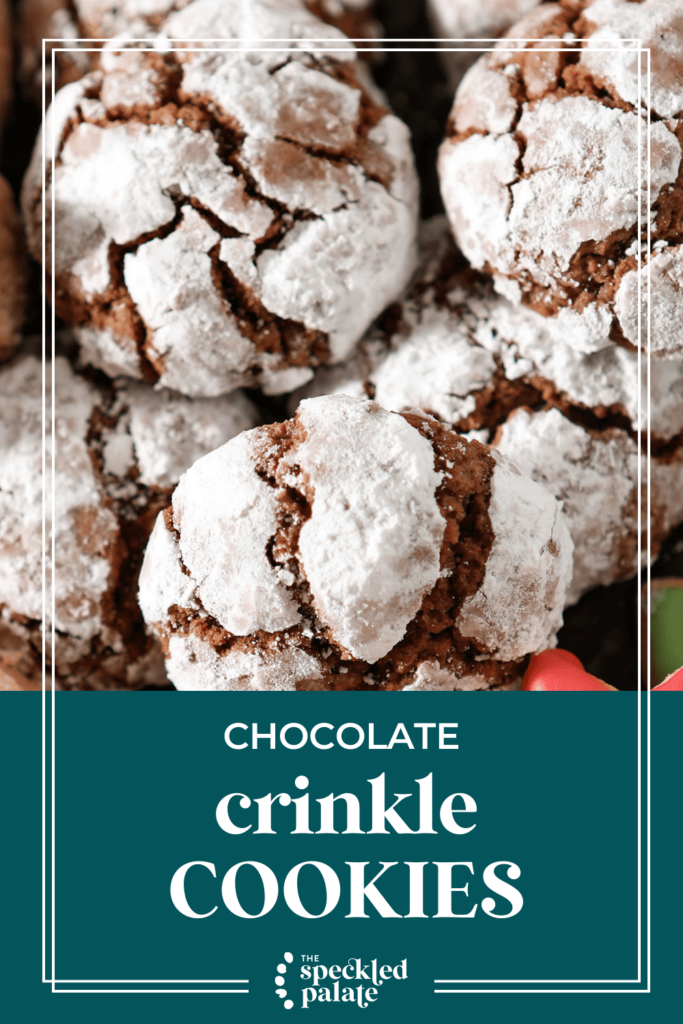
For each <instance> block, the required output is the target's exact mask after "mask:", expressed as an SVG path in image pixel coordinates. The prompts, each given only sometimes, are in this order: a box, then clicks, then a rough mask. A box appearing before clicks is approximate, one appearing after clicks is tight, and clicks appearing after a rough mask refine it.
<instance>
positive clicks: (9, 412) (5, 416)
mask: <svg viewBox="0 0 683 1024" xmlns="http://www.w3.org/2000/svg"><path fill="white" fill-rule="evenodd" d="M41 395H42V372H41V367H40V363H39V362H38V361H37V360H35V359H31V358H29V357H27V356H26V357H23V358H20V359H17V360H16V361H15V362H14V363H13V364H12V365H11V366H8V367H5V368H3V369H2V370H0V519H1V520H2V524H3V528H2V532H1V533H0V605H2V604H5V605H9V606H10V607H11V608H15V609H16V610H17V611H18V612H19V613H20V614H22V615H26V616H28V617H29V618H39V617H40V616H41V615H42V571H41V558H42V444H41V419H42V400H41Z"/></svg>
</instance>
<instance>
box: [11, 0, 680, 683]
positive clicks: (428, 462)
mask: <svg viewBox="0 0 683 1024" xmlns="http://www.w3.org/2000/svg"><path fill="white" fill-rule="evenodd" d="M470 6H471V5H470ZM505 6H506V7H509V8H510V11H509V12H508V13H509V15H510V17H509V19H507V21H506V20H505V19H502V20H501V5H497V10H496V11H495V12H494V11H492V12H491V18H490V20H489V21H488V22H486V24H484V23H483V22H482V23H481V24H480V23H479V22H477V24H476V25H474V24H473V25H472V26H470V27H469V28H466V29H465V28H463V29H459V30H458V32H457V34H461V35H463V36H467V35H470V36H476V35H479V36H487V35H490V36H498V35H500V33H501V32H503V31H504V30H505V28H506V26H508V25H511V27H509V28H508V31H507V36H506V37H503V38H502V39H500V40H499V42H498V43H492V44H491V45H492V47H493V49H492V50H491V51H490V52H487V53H483V54H481V55H480V56H479V57H478V59H476V61H475V62H474V63H472V61H471V60H469V64H470V65H471V66H470V67H469V69H468V70H466V62H464V61H460V62H459V63H458V62H455V61H453V60H452V59H451V56H450V55H449V54H448V53H447V52H444V53H443V56H444V57H445V59H446V62H447V73H448V75H449V81H450V83H451V85H450V88H451V95H452V91H453V89H455V95H454V99H453V103H452V110H451V113H450V115H449V117H448V119H447V123H445V124H440V125H437V126H436V128H435V130H434V132H433V135H434V140H435V142H436V141H439V142H440V148H439V152H438V159H437V157H436V153H435V158H434V160H433V161H432V167H436V168H437V169H438V175H439V179H440V186H441V193H442V197H443V207H442V211H443V210H445V213H444V212H439V210H438V205H437V203H436V202H434V201H433V198H432V197H431V196H430V192H429V186H428V182H427V181H426V180H425V183H424V185H425V188H424V191H423V198H422V205H421V204H420V181H419V180H418V174H417V172H416V161H415V158H414V154H413V149H412V144H411V133H410V130H409V128H408V127H407V125H406V124H405V123H404V121H403V120H401V119H399V117H397V116H396V115H395V114H394V113H392V111H391V109H390V107H389V100H390V99H392V98H393V97H394V96H395V95H398V94H397V92H396V91H395V89H394V88H393V87H392V85H391V83H392V82H394V83H395V81H396V75H395V70H394V71H392V60H393V61H394V62H395V61H396V60H400V59H401V57H400V55H399V54H398V53H396V54H395V55H393V56H392V50H391V49H390V48H389V47H387V49H386V50H385V51H384V53H381V52H379V51H380V49H381V47H380V44H379V43H378V42H377V40H378V39H379V38H380V37H381V35H382V30H383V29H384V34H386V35H387V36H388V37H391V36H392V35H395V34H397V33H396V32H395V31H392V23H391V21H390V20H389V22H388V23H387V24H385V25H384V26H382V24H381V22H382V16H383V5H382V4H377V5H376V9H375V10H374V11H373V10H372V8H371V5H370V4H369V3H368V2H367V0H361V2H353V3H352V2H351V0H348V2H345V3H341V2H337V0H335V2H325V3H317V2H316V3H313V2H304V0H249V2H247V0H189V2H182V0H181V2H175V3H171V2H170V0H160V2H158V3H155V4H153V5H144V9H145V13H144V14H141V13H140V5H139V4H137V3H130V4H125V3H124V4H109V3H107V2H102V0H91V2H89V0H78V2H77V3H76V4H69V5H59V4H55V3H50V4H44V5H39V4H36V3H35V0H34V2H29V0H25V3H24V4H23V8H22V11H21V20H20V24H19V27H18V35H17V39H18V40H19V43H20V47H19V61H18V73H17V81H18V83H19V87H20V88H22V89H23V96H24V99H23V100H22V101H21V102H23V103H24V104H29V103H31V102H33V101H35V97H36V94H37V93H39V92H41V91H42V89H43V88H49V89H52V87H53V86H54V87H55V88H56V92H55V96H54V101H53V102H52V103H51V104H50V106H49V109H48V110H47V113H46V116H45V122H44V124H43V128H42V131H41V133H40V135H39V136H38V137H37V139H36V140H35V145H34V149H33V157H32V159H31V161H30V164H29V166H28V167H27V168H26V171H25V175H24V177H23V183H22V188H21V208H22V214H23V231H20V230H19V227H18V224H19V215H18V214H17V212H16V210H15V209H14V207H13V205H12V203H13V199H12V190H11V188H10V186H9V185H7V186H6V193H7V195H6V199H5V200H4V201H3V191H2V186H3V182H2V180H0V263H1V264H2V266H3V267H5V266H7V273H6V274H3V277H2V279H1V282H0V358H4V359H5V364H4V365H3V367H2V368H1V369H0V395H1V396H2V400H1V404H0V508H1V509H2V519H3V524H5V526H6V528H5V530H4V531H3V538H2V539H1V540H0V563H1V564H2V572H0V673H4V675H0V680H2V679H7V680H8V682H7V683H6V684H4V685H7V686H10V685H11V686H13V687H19V688H22V687H23V688H29V687H31V686H35V685H38V684H39V681H40V678H41V672H42V651H43V645H44V642H45V643H46V646H47V651H46V654H47V662H48V670H49V672H48V675H49V674H51V672H50V666H52V667H53V669H54V680H55V685H56V686H58V687H60V688H67V689H124V688H125V689H130V688H141V687H150V686H153V687H168V686H170V685H175V686H176V687H177V688H178V689H200V690H210V689H225V690H235V689H239V690H269V689H280V690H283V689H285V690H311V689H315V690H344V689H361V690H368V689H389V690H397V689H400V690H407V691H410V690H458V689H460V690H463V689H469V690H471V689H514V688H517V687H519V685H520V682H521V678H522V676H523V674H524V671H525V669H526V666H527V664H528V661H529V657H530V656H531V655H532V654H534V653H538V652H540V651H542V650H545V649H548V648H551V647H553V646H554V645H555V644H556V643H557V634H558V631H559V630H560V629H561V628H562V623H563V615H565V616H567V617H570V616H571V615H572V614H573V609H574V608H575V607H582V606H583V601H586V600H591V599H593V598H594V595H595V594H596V593H598V591H597V590H596V588H611V587H618V586H620V585H624V581H628V580H633V579H634V578H635V577H636V576H637V573H638V571H639V567H640V559H641V557H642V556H641V554H640V551H641V550H642V549H643V537H644V536H645V534H646V532H647V531H646V524H647V514H648V505H647V503H645V504H644V505H643V507H642V509H641V508H640V507H639V498H638V495H639V480H640V479H643V480H645V479H647V477H648V475H649V477H650V478H651V489H650V505H649V510H650V514H651V524H650V525H651V539H652V555H653V556H655V555H656V554H657V552H658V551H659V550H660V548H662V549H663V550H665V551H667V550H669V547H670V545H671V543H672V540H671V538H672V536H674V535H675V531H676V529H677V527H678V526H679V524H680V523H681V522H683V444H681V441H682V440H683V334H682V333H681V326H680V325H681V323H683V318H682V317H681V315H680V314H681V311H682V310H681V307H682V306H683V300H682V299H681V297H680V296H681V294H683V292H682V290H681V283H682V280H683V257H682V256H681V253H683V168H682V159H681V158H682V150H681V145H682V144H683V92H682V91H681V87H680V82H681V80H682V79H683V31H682V30H681V28H680V23H681V14H683V5H682V4H681V3H680V2H679V0H676V2H675V3H671V2H668V3H664V2H663V0H642V2H640V3H632V2H627V0H593V2H592V3H590V2H588V0H575V2H574V0H563V2H561V3H559V4H553V3H543V4H540V5H538V6H535V7H534V6H533V5H532V4H529V3H526V4H517V5H515V4H510V5H505ZM466 7H467V5H459V4H457V3H453V4H451V5H449V4H447V3H445V2H444V3H438V4H437V3H436V0H434V2H433V3H432V4H431V8H432V9H431V17H432V24H433V26H434V28H435V31H436V32H437V33H439V32H442V34H444V35H445V36H449V35H453V34H455V32H454V30H453V29H449V28H448V26H449V25H451V24H459V22H457V17H460V18H461V20H462V18H465V21H466V20H467V18H466V11H464V9H465V8H466ZM517 8H519V9H517ZM480 14H481V18H482V19H484V18H485V15H486V5H482V9H481V12H480ZM421 16H422V17H424V14H423V15H421ZM520 16H522V20H521V21H518V22H517V23H516V24H511V23H512V22H513V21H514V19H515V18H517V17H520ZM40 18H42V19H43V21H42V22H41V21H40ZM449 18H451V19H452V18H455V19H456V21H452V20H451V21H449ZM378 19H379V20H378ZM48 21H49V23H50V24H51V25H52V26H55V25H56V24H57V22H59V23H60V24H62V29H61V31H60V32H59V33H57V32H56V31H55V29H54V27H53V28H52V29H51V30H50V32H52V33H53V34H55V35H57V34H61V35H63V36H65V37H66V38H68V37H69V36H71V37H73V38H82V37H88V36H91V37H98V38H100V39H103V40H107V41H106V42H104V43H103V44H102V48H101V49H100V50H99V51H97V52H88V53H85V52H83V53H81V52H79V50H78V48H74V49H72V51H71V52H70V53H69V54H67V55H66V58H67V59H66V60H64V59H63V58H59V59H58V60H56V63H55V70H56V72H57V74H56V79H55V81H54V82H53V81H52V79H50V80H49V81H48V80H47V79H43V76H42V62H41V63H40V64H39V63H37V61H36V47H35V39H36V38H41V37H42V35H43V34H49V33H48V32H47V30H45V29H44V28H43V27H42V26H43V25H44V24H46V23H48ZM1 23H2V19H1V18H0V24H1ZM425 24H426V23H425ZM463 24H465V22H463ZM633 38H639V39H641V40H642V41H643V45H650V46H651V48H652V77H651V82H650V88H649V90H648V89H646V88H644V87H643V85H642V75H641V70H642V69H641V66H640V63H641V58H640V57H639V54H638V53H637V52H635V51H633V49H632V47H631V44H630V40H631V39H633ZM142 39H144V40H146V41H145V42H141V41H140V40H142ZM211 39H215V40H219V41H220V42H217V43H216V44H215V45H213V44H209V43H208V42H207V40H211ZM352 39H353V40H356V43H354V42H352V41H351V40H352ZM648 41H649V42H648ZM434 45H435V46H436V44H434ZM468 56H469V57H471V56H473V54H469V55H468ZM361 57H363V58H367V59H360V58H361ZM430 60H431V67H432V68H433V74H432V77H430V79H429V80H428V81H426V82H425V83H424V90H425V91H429V90H431V93H432V94H435V93H436V92H438V91H439V90H441V91H442V92H443V90H444V88H445V86H444V84H443V83H444V71H443V70H442V68H441V67H440V65H439V54H438V52H437V50H436V49H435V51H434V55H433V57H432V58H430ZM456 64H457V65H458V66H456ZM394 67H395V65H394ZM373 75H374V76H375V77H376V79H377V82H379V85H378V84H377V83H376V81H375V80H374V79H373ZM639 83H640V84H639ZM382 84H385V85H386V86H387V90H388V92H389V96H387V94H386V93H385V92H383V91H382V89H381V88H380V85H382ZM1 101H2V83H1V82H0V106H1V105H2V102H1ZM15 102H18V101H16V100H15ZM401 102H403V101H401ZM425 102H427V101H425ZM411 103H412V108H413V109H412V113H411V118H413V119H416V118H419V116H420V109H421V107H420V104H421V95H420V94H419V93H416V94H415V95H414V96H413V97H412V100H411ZM399 105H400V104H399ZM429 109H430V110H433V106H430V107H429ZM409 120H410V118H409ZM13 130H15V131H16V130H17V129H16V127H15V128H14V129H13ZM437 137H438V138H437ZM648 139H649V148H648V146H647V145H646V141H647V140H648ZM423 162H424V154H421V160H420V161H418V164H419V165H420V166H422V164H423ZM12 184H13V185H14V186H15V189H16V188H17V186H18V184H19V182H18V181H14V182H13V183H12ZM648 187H649V191H648ZM429 214H436V215H435V216H427V217H426V219H425V215H429ZM421 218H422V220H421ZM24 234H25V238H26V245H27V247H28V250H29V252H30V254H31V256H32V257H33V258H34V260H35V261H36V262H37V263H42V264H43V271H44V274H45V280H46V283H47V292H46V294H47V295H48V297H49V296H50V295H52V294H54V307H55V308H54V312H55V314H56V318H57V319H56V324H57V328H58V331H57V337H56V353H57V354H56V359H55V360H54V362H48V364H47V374H46V378H47V379H46V382H45V383H46V387H47V392H48V409H50V408H51V405H52V401H51V398H52V397H54V418H52V417H48V418H47V422H46V423H45V422H43V418H42V415H41V410H42V395H43V376H42V371H41V366H40V361H39V359H38V358H37V356H36V354H35V351H36V349H35V345H33V346H32V343H31V341H30V339H28V338H26V337H24V338H23V340H22V333H21V324H22V319H23V317H24V309H25V305H24V302H25V299H24V296H25V294H26V288H27V271H26V263H25V259H26V258H25V256H24V251H23V236H24ZM10 274H11V275H12V276H11V277H10ZM649 291H651V302H650V303H648V302H647V296H648V292H649ZM31 303H33V304H34V306H33V309H35V308H36V303H37V297H36V286H35V285H34V286H33V296H32V297H31V298H30V300H29V308H28V317H29V322H30V320H31V317H32V306H31ZM33 315H35V314H33ZM53 386H54V392H53V393H52V392H51V388H52V387H53ZM648 392H649V394H650V396H651V397H650V404H649V407H648V400H647V396H648ZM648 416H649V419H648ZM648 425H649V426H650V427H651V451H652V458H651V460H650V462H648V460H647V446H646V443H645V441H646V433H645V431H646V428H647V427H648ZM53 445H54V448H53ZM44 452H45V453H46V456H47V459H46V464H47V469H48V472H47V473H46V475H45V477H43V474H42V466H43V455H44ZM53 454H54V478H53V477H52V475H51V472H50V464H51V461H52V459H51V456H52V455H53ZM44 503H45V509H46V513H47V531H46V534H45V536H43V505H44ZM44 551H45V553H46V554H47V561H46V563H45V564H43V553H44ZM53 566H54V577H52V571H53ZM44 576H45V581H44ZM44 582H45V584H46V589H45V593H46V595H47V600H46V604H45V607H44V588H43V583H44ZM634 586H635V582H634ZM600 592H601V593H604V601H605V602H609V601H610V592H611V591H610V589H605V590H604V591H600ZM584 595H587V597H585V596H584ZM582 599H583V600H582ZM577 602H578V603H579V604H578V605H577ZM633 614H634V617H635V608H634V610H633ZM53 627H54V630H53ZM53 633H54V637H55V648H54V650H52V649H51V637H52V635H53ZM581 653H582V654H583V652H581ZM636 668H637V667H636V666H635V665H634V672H635V670H636ZM0 685H3V684H2V682H1V681H0Z"/></svg>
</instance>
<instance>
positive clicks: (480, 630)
mask: <svg viewBox="0 0 683 1024" xmlns="http://www.w3.org/2000/svg"><path fill="white" fill-rule="evenodd" d="M493 454H494V457H495V459H496V468H495V470H494V472H493V477H492V480H491V502H490V504H489V515H490V517H491V526H492V528H493V533H494V541H493V547H492V549H491V553H490V555H489V558H488V562H487V564H486V576H485V578H484V582H483V584H482V586H481V587H480V588H479V590H478V591H477V593H476V594H474V595H473V596H472V597H469V598H468V599H467V600H466V601H465V603H464V604H463V607H462V610H461V612H460V615H459V617H458V622H457V625H458V629H459V630H460V632H461V633H462V634H463V636H467V637H469V636H471V637H474V638H476V639H477V641H478V642H479V643H480V644H484V645H485V646H486V647H487V648H488V650H489V651H490V652H491V653H492V654H493V655H494V656H496V657H498V658H501V659H503V660H506V659H508V660H512V659H514V658H519V657H520V656H521V654H523V653H526V652H528V651H530V650H531V651H540V650H543V649H544V648H546V647H552V646H553V641H554V634H555V632H556V630H558V629H559V628H560V626H561V625H562V607H563V604H564V597H565V594H566V591H567V587H568V585H569V582H570V580H571V575H572V552H573V544H572V540H571V536H570V534H569V530H568V527H567V524H566V522H565V519H564V516H563V514H562V512H561V509H560V506H559V505H558V503H557V502H556V501H555V500H554V498H552V497H551V495H550V494H548V492H547V491H546V490H544V488H542V487H540V486H539V485H538V484H537V483H535V482H534V481H532V480H530V479H529V478H528V477H526V476H523V475H522V474H521V473H520V472H519V470H518V469H517V468H516V467H515V465H514V463H511V462H508V461H507V460H506V458H505V456H501V455H500V453H498V452H496V451H494V452H493Z"/></svg>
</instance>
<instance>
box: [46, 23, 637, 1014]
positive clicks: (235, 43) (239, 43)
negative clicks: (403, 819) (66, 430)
mask: <svg viewBox="0 0 683 1024" xmlns="http://www.w3.org/2000/svg"><path fill="white" fill-rule="evenodd" d="M330 41H331V40H330ZM349 41H350V42H354V43H355V42H358V43H365V42H366V40H361V39H349ZM410 41H411V40H407V39H394V38H386V39H385V40H384V42H410ZM509 41H510V42H512V43H527V42H537V40H536V39H510V40H509ZM59 42H63V40H61V39H43V41H42V72H43V79H42V83H43V124H45V113H46V109H45V98H46V88H45V44H46V43H59ZM69 42H71V43H74V42H75V43H79V42H88V43H92V42H100V43H105V44H106V43H111V39H94V38H93V39H85V38H84V39H77V40H69ZM145 42H150V40H148V39H126V40H122V43H123V44H124V45H122V46H121V47H116V48H115V49H116V51H117V52H118V51H119V50H124V49H127V48H132V49H135V50H136V51H138V52H143V53H144V52H168V51H169V50H174V51H177V52H193V51H195V50H201V51H203V52H207V53H220V52H250V53H251V52H276V53H277V52H284V53H289V52H291V48H290V47H282V48H281V47H275V46H271V45H269V46H265V47H256V46H253V45H250V46H248V47H245V46H244V45H243V43H244V42H247V43H250V42H253V41H251V40H213V39H211V40H201V39H195V40H192V42H194V43H201V42H212V43H219V42H226V43H229V44H231V45H229V46H218V47H215V48H212V47H203V46H175V45H173V44H174V42H175V41H174V40H169V41H168V43H169V45H168V46H165V47H161V48H159V47H138V46H131V45H130V44H135V43H145ZM268 42H289V43H296V44H301V43H302V42H304V43H306V44H307V45H306V46H305V47H302V46H299V49H305V50H307V51H308V50H311V49H315V50H317V51H320V52H323V53H336V52H346V53H348V47H345V46H343V47H320V46H316V45H314V44H315V43H319V42H325V40H324V39H323V38H321V39H318V40H316V39H306V40H300V39H282V40H280V39H274V40H269V41H268ZM415 42H424V40H423V39H419V40H415ZM445 42H448V43H453V42H466V43H472V42H489V43H494V44H498V45H497V49H501V50H503V49H504V48H503V47H500V45H499V44H500V40H493V39H479V38H477V39H471V40H461V39H450V38H449V39H444V40H440V41H437V46H436V47H435V46H433V45H432V46H428V47H416V46H409V47H404V48H399V47H392V50H395V51H396V52H399V53H403V52H408V53H424V52H429V53H432V52H436V53H438V51H439V50H441V51H443V52H448V53H487V52H491V51H492V50H493V46H488V47H473V46H471V45H469V46H464V47H454V46H443V45H442V44H443V43H445ZM622 43H624V44H635V45H633V46H629V45H624V46H619V47H595V48H594V49H593V52H598V53H614V52H619V53H629V52H630V53H633V52H637V53H638V54H639V56H640V57H641V58H642V55H643V54H646V55H647V57H646V62H647V97H648V102H647V110H648V111H649V110H650V49H649V48H648V47H643V46H642V44H641V41H640V40H639V39H635V38H633V39H631V38H629V39H624V40H622ZM101 49H102V47H92V48H87V47H85V48H84V47H80V46H69V47H55V48H53V49H52V50H51V63H52V82H51V87H52V101H53V102H54V96H55V80H56V75H55V54H56V53H69V52H80V53H83V52H86V53H87V52H99V51H100V50H101ZM112 49H114V48H113V47H112ZM363 49H364V50H366V51H368V52H379V53H382V52H386V51H385V50H384V48H383V47H382V46H377V47H369V46H363ZM505 49H507V48H505ZM534 49H535V51H536V52H539V53H553V52H555V50H556V49H557V48H556V47H549V48H547V49H546V48H542V47H535V48H534ZM569 49H572V48H571V47H570V48H569ZM575 49H580V46H577V47H575ZM510 50H511V52H516V48H514V47H511V48H510ZM641 65H642V60H639V61H638V74H637V80H638V110H639V111H641V110H642V103H641V79H642V71H641ZM647 125H648V132H647V201H648V206H647V209H648V221H647V252H648V254H649V252H650V243H651V218H650V215H649V214H650V194H651V181H650V173H651V168H650V148H651V129H650V120H649V118H648V122H647ZM52 131H53V138H52V140H51V141H52V152H51V163H52V176H53V179H54V161H55V140H54V123H53V125H52ZM641 134H642V117H639V119H638V216H637V231H638V243H639V247H638V277H637V295H638V299H637V301H638V354H637V368H638V369H637V381H638V403H637V411H638V429H637V436H638V455H639V458H638V473H637V491H638V515H637V521H638V554H639V570H638V571H639V573H640V565H641V564H642V562H641V560H640V557H641V556H642V553H643V552H642V453H641V443H642V422H643V421H642V408H641V399H642V344H641V341H642V338H641V331H642V275H641V273H640V271H641V269H642V173H641V167H642V158H643V157H642V138H641ZM45 135H46V132H45V131H43V132H42V157H43V168H42V170H43V191H42V207H43V217H42V249H43V288H42V294H43V310H42V326H43V374H42V384H43V435H42V441H43V445H42V447H43V452H42V455H43V458H42V469H43V531H42V538H43V645H42V647H43V649H42V669H43V687H42V711H43V721H42V742H43V778H42V803H43V818H42V838H43V848H42V865H43V877H42V881H43V900H42V904H43V905H42V926H43V943H42V962H43V971H42V974H43V977H42V981H43V983H45V984H51V986H52V992H53V993H57V992H70V993H76V992H88V993H97V992H105V993H136V994H137V993H140V994H157V993H163V994H167V993H168V992H185V993H197V994H206V993H207V992H214V993H223V994H225V993H236V992H238V993H242V992H244V993H248V989H225V990H218V989H165V990H164V989H120V988H118V989H82V988H79V989H57V988H56V987H55V986H56V985H60V984H65V983H68V984H80V982H78V981H77V980H75V979H71V980H70V981H68V982H62V981H59V980H56V981H55V978H54V976H55V664H54V658H53V663H52V702H51V703H52V722H51V726H52V729H51V739H52V750H51V755H52V756H51V760H52V765H51V767H52V778H51V783H52V801H51V809H52V819H51V831H52V846H51V861H52V864H51V866H52V875H51V882H52V886H51V903H52V907H51V909H52V921H51V925H52V928H51V932H52V935H51V938H52V944H51V960H52V977H51V978H46V976H45V975H46V970H45V924H46V921H45V895H46V894H45V867H46V865H45V832H46V829H45V806H46V787H45V767H46V759H45V691H46V686H45V682H46V631H45V628H44V623H45V605H46V572H47V559H46V516H45V511H46V509H45V499H46V486H45V481H46V477H45V468H46V450H45V449H46V446H45V406H46V367H45V362H46V358H45V357H46V347H47V345H46V337H45V328H46V310H45V252H46V245H45V241H46V223H45V222H46V218H45V196H46V161H45ZM51 216H52V239H53V243H54V239H55V206H54V203H53V204H52V211H51ZM54 261H55V245H54V244H53V245H52V266H51V272H52V282H51V284H52V294H51V300H52V311H51V312H52V352H51V355H52V396H51V397H52V402H51V415H52V422H51V439H52V451H51V461H52V496H51V497H52V509H54V508H55V472H54V460H55V451H56V447H55V445H56V437H55V390H56V389H55V266H54ZM650 298H651V277H650V264H649V261H648V264H647V299H648V301H647V338H648V352H647V369H648V380H647V403H646V409H647V419H646V432H647V441H646V464H647V498H646V503H647V526H646V560H645V561H646V580H647V627H646V652H647V711H648V715H647V739H648V745H647V768H648V774H647V797H648V803H647V850H648V856H647V893H648V904H647V930H648V939H647V979H646V983H647V988H635V987H633V988H627V989H613V988H609V989H596V988H590V989H575V988H572V989H552V988H551V989H540V988H533V989H519V988H514V989H491V988H486V989H462V988H456V989H434V994H435V995H448V994H458V993H463V994H482V995H483V994H488V993H505V994H512V993H522V994H530V993H536V992H539V993H544V994H552V993H558V994H562V993H577V994H594V993H595V994H601V993H603V994H609V993H615V994H620V993H645V994H649V993H650V992H651V906H650V899H651V799H650V798H651V779H650V764H651V750H650V747H651V742H650V730H651V724H650V717H651V716H650V709H651V664H650V646H651V635H650V634H651V631H650V612H651V596H650V581H651V565H650V557H649V554H650V550H651V521H650V511H651V495H650V480H651V467H650V458H651V435H650V429H649V425H650V409H651V392H650V384H651V374H650V354H651V353H650ZM54 548H55V544H54V530H53V531H52V533H51V565H52V580H53V583H54V579H55V550H54ZM51 612H52V618H51V635H52V649H53V651H54V649H55V587H54V585H53V588H52V607H51ZM637 614H638V622H637V657H638V675H639V686H638V689H637V691H636V693H637V695H638V978H637V979H635V980H634V981H633V984H634V985H636V984H637V985H640V984H641V983H642V978H641V975H642V966H641V965H642V682H643V679H642V674H643V673H642V586H641V585H639V586H638V613H637ZM630 981H631V979H615V980H613V981H611V980H608V979H596V980H595V981H594V982H593V981H590V980H588V979H577V980H576V982H575V984H586V983H587V984H596V985H600V984H624V983H626V984H628V983H629V982H630ZM472 982H474V983H478V984H489V985H497V984H509V983H510V982H509V981H508V980H500V981H495V980H491V981H484V979H477V981H476V982H475V980H474V979H464V980H460V979H444V980H443V981H438V980H435V982H434V983H435V984H450V983H455V984H470V983H472ZM96 983H97V982H95V981H93V980H92V979H89V980H86V981H84V982H83V984H96ZM103 983H104V984H108V983H109V982H108V981H107V982H103ZM126 983H131V982H130V981H128V982H126V981H122V982H121V984H126ZM157 983H158V984H174V983H173V982H169V981H168V980H166V981H160V982H156V981H154V979H141V980H140V984H157ZM192 983H194V984H201V983H202V980H201V979H196V980H195V981H194V982H192ZM206 983H207V984H209V983H210V982H208V981H207V982H206ZM214 983H215V984H224V983H228V984H230V983H233V984H240V983H242V981H241V980H240V981H233V982H223V981H221V982H214ZM512 983H513V984H539V985H547V984H554V983H555V984H563V983H564V981H561V980H557V981H556V982H555V981H553V980H552V979H541V980H539V981H537V982H536V981H534V980H533V979H520V980H519V981H518V982H515V981H513V982H512ZM569 983H570V984H571V983H572V982H569ZM113 984H117V982H113ZM178 984H184V982H178ZM247 984H248V982H247Z"/></svg>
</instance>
